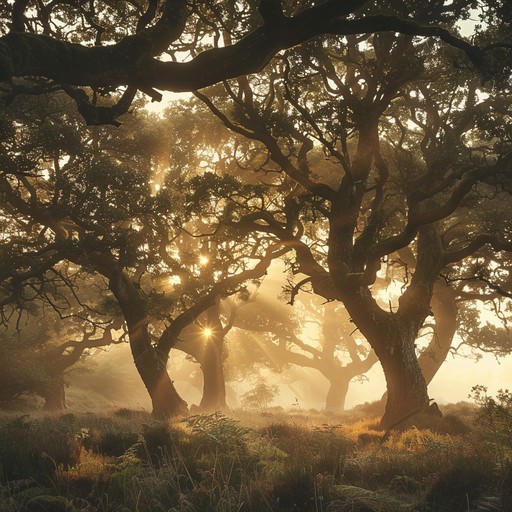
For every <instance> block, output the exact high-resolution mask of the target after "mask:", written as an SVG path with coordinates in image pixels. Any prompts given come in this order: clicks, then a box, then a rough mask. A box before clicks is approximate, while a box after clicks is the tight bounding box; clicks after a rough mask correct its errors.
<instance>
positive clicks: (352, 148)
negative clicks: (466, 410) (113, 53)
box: [196, 34, 512, 428]
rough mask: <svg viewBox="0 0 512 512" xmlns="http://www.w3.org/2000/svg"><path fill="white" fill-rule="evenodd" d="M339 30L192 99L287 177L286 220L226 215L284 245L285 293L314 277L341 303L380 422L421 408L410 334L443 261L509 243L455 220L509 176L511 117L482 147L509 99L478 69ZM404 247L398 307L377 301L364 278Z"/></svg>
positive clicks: (407, 41) (511, 244) (431, 51)
mask: <svg viewBox="0 0 512 512" xmlns="http://www.w3.org/2000/svg"><path fill="white" fill-rule="evenodd" d="M346 40H347V43H346V44H344V45H341V44H339V43H338V42H337V41H335V40H331V41H330V45H329V46H328V47H327V46H326V45H325V44H323V42H321V41H313V42H310V43H308V44H307V45H304V46H303V47H301V48H297V49H294V50H290V51H288V52H287V53H286V54H285V55H284V56H283V59H282V61H281V62H276V64H275V67H274V68H273V69H272V70H269V71H268V73H267V74H266V75H260V76H259V77H258V78H254V79H251V80H249V79H247V78H239V79H238V80H237V81H236V82H231V83H229V84H226V85H225V91H226V92H225V93H224V94H225V95H224V96H223V95H222V92H221V91H220V90H219V89H215V90H213V89H212V90H211V91H210V92H209V95H208V96H207V95H204V94H202V93H196V95H197V96H198V97H199V98H200V99H201V100H202V101H203V102H204V103H205V104H206V105H208V106H209V108H210V109H211V110H212V112H213V113H214V114H215V115H217V117H218V118H219V119H220V120H221V121H222V122H223V124H225V125H226V126H228V127H229V128H230V129H232V130H233V131H234V132H236V133H238V134H241V135H243V136H245V137H246V138H247V139H248V140H251V141H254V144H255V145H257V144H261V145H262V146H263V147H264V148H265V149H266V151H267V153H268V159H269V160H270V161H272V162H273V164H274V169H275V170H279V171H280V172H281V173H282V175H284V177H283V178H282V180H283V181H286V180H292V182H296V183H297V186H296V188H295V193H294V194H293V195H292V194H289V195H288V196H287V197H285V198H284V199H283V200H282V201H281V204H284V205H286V206H285V211H286V212H287V216H286V218H285V219H284V220H283V219H282V215H281V214H280V213H277V212H275V211H273V207H271V206H268V207H267V208H265V209H263V208H261V209H259V210H257V211H254V212H253V213H250V214H248V215H247V216H246V217H245V218H242V219H235V220H234V221H233V225H234V226H235V225H236V226H237V227H238V228H239V229H240V230H241V232H247V231H253V232H260V233H265V235H266V236H268V234H273V235H274V236H275V237H276V238H277V239H279V240H280V241H281V242H283V243H286V244H288V245H289V246H292V247H293V248H294V251H295V261H294V263H293V268H294V270H295V271H296V272H300V273H303V274H306V275H307V276H309V277H308V278H307V279H306V280H303V281H301V282H300V283H298V285H297V289H296V290H295V291H294V292H293V293H292V299H293V296H294V295H295V293H296V292H297V291H298V290H299V289H300V287H301V286H302V285H304V284H306V282H310V283H311V286H312V287H313V289H314V291H315V292H316V293H318V294H320V295H322V296H323V297H325V298H327V299H337V300H341V301H342V302H343V304H344V305H345V307H346V308H347V310H348V312H349V314H350V316H351V318H352V320H353V321H354V323H355V324H356V326H357V327H358V328H359V330H360V331H361V332H362V333H363V335H364V336H365V338H366V339H367V340H368V342H369V343H370V345H371V346H372V347H373V349H374V350H375V352H376V354H377V356H378V357H379V360H380V362H381V365H382V367H383V369H384V374H385V376H386V381H387V389H388V401H387V406H386V412H385V414H384V416H383V418H382V421H381V426H382V427H383V428H390V427H391V426H394V425H396V424H398V423H400V422H401V421H402V420H404V419H405V418H408V417H409V416H410V415H411V414H413V413H415V412H418V411H427V410H428V408H429V398H428V393H427V386H426V382H425V378H424V376H423V375H422V372H421V369H420V366H419V364H418V361H417V358H416V354H415V340H416V338H417V336H418V333H419V330H420V328H421V326H422V325H423V323H424V321H425V319H426V317H427V316H428V315H429V314H430V303H431V300H432V295H433V289H434V285H435V283H436V281H437V279H438V277H439V274H440V273H441V271H442V269H443V268H446V267H451V266H452V265H454V264H456V263H458V262H460V261H462V260H464V259H465V258H468V257H474V255H475V254H476V253H478V251H479V250H480V249H481V248H483V247H484V246H486V245H490V246H491V247H492V248H493V250H494V251H498V252H499V251H509V250H510V249H511V248H512V241H511V240H510V237H509V232H508V230H507V227H506V226H504V225H500V228H499V230H497V231H496V230H494V232H493V233H489V232H483V233H479V234H476V233H475V232H474V231H473V230H472V227H471V226H470V225H463V226H462V227H461V229H460V230H459V231H458V233H455V232H454V230H453V225H454V223H456V222H457V215H459V214H460V212H461V211H463V210H464V209H465V208H466V207H467V205H468V204H469V203H470V202H472V201H474V198H475V196H478V197H480V196H481V193H480V190H479V189H480V188H481V187H491V188H492V187H494V188H497V189H501V188H502V187H503V186H504V185H503V184H505V183H506V180H507V176H509V174H510V162H511V158H512V156H511V155H512V153H510V146H509V144H508V142H507V139H506V136H504V133H505V131H506V126H507V123H508V121H507V118H506V117H502V116H500V115H497V114H496V115H493V120H492V125H493V128H492V134H493V137H494V138H493V140H492V142H491V143H488V142H487V135H488V131H487V130H488V128H486V124H487V123H486V121H485V117H486V116H485V114H483V113H484V112H485V111H486V109H487V108H489V107H490V108H492V109H494V110H492V111H493V112H496V111H498V110H501V111H503V110H502V108H503V105H504V103H507V100H506V98H504V97H502V96H501V95H500V94H490V95H489V97H487V98H483V99H482V98H480V97H479V95H478V94H477V92H478V86H477V84H476V82H475V78H474V76H473V75H471V74H470V73H468V71H467V70H463V69H460V70H458V71H456V72H455V71H454V70H453V69H452V68H451V62H449V59H450V58H451V55H452V54H451V52H450V51H446V52H445V51H444V50H443V48H442V47H440V46H439V45H437V44H435V43H434V42H432V41H429V40H417V41H415V40H413V38H411V37H409V36H403V35H390V34H377V35H371V36H361V37H355V36H349V37H347V38H346ZM226 96H227V98H229V101H231V102H232V104H233V107H230V106H229V101H227V100H226ZM270 99H272V100H273V101H272V102H271V101H270ZM276 104H277V105H278V106H279V109H276V108H275V105H276ZM271 105H272V107H271ZM322 153H323V155H324V156H325V158H326V159H327V160H328V162H329V163H325V162H322V160H321V159H320V157H321V156H322ZM268 167H270V166H268ZM506 186H508V185H506ZM505 197H506V198H507V200H510V196H508V195H506V196H505ZM481 199H482V201H485V198H481ZM406 247H412V248H413V251H414V253H415V254H416V266H415V268H414V269H408V268H405V274H404V277H403V279H404V282H405V283H407V286H406V289H405V291H404V292H403V293H402V294H401V296H400V298H399V300H398V301H397V303H395V304H392V303H389V304H388V305H386V306H384V307H383V305H381V304H379V303H378V302H377V300H376V297H375V293H374V292H375V290H373V293H372V287H373V285H374V283H375V282H376V279H377V277H378V273H379V270H380V268H381V264H382V262H383V261H385V260H386V259H387V258H389V257H392V255H393V254H394V253H396V252H397V251H400V250H402V249H404V248H406Z"/></svg>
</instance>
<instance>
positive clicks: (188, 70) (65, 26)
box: [0, 0, 510, 124]
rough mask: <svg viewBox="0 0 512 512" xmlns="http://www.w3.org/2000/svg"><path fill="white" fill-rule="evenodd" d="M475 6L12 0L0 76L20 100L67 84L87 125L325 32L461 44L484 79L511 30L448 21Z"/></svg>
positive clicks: (394, 0) (252, 67) (248, 66)
mask: <svg viewBox="0 0 512 512" xmlns="http://www.w3.org/2000/svg"><path fill="white" fill-rule="evenodd" d="M473 7H474V2H473V1H470V0H463V1H461V2H456V3H453V4H448V5H445V4H441V3H436V4H434V5H431V4H429V5H428V6H423V5H419V4H417V3H415V2H413V3H411V2H404V1H400V0H388V1H387V2H385V3H381V4H379V7H374V6H373V5H369V3H368V2H366V1H365V0H351V1H348V2H343V3H340V2H338V1H337V0H326V1H324V2H321V3H318V4H315V3H312V2H310V1H309V0H305V1H303V2H288V1H283V2H281V1H279V0H262V1H260V2H255V1H252V0H251V1H247V2H243V3H241V2H237V1H235V0H229V1H227V2H202V1H199V0H195V1H193V2H187V1H185V0H162V1H161V2H158V1H157V0H148V1H147V2H143V1H140V2H139V1H137V2H118V3H116V4H115V6H114V7H112V8H111V7H109V6H108V5H107V4H104V3H102V2H100V1H97V0H95V1H93V2H90V3H89V4H87V5H86V4H84V3H83V2H81V1H76V2H74V1H73V2H69V1H65V2H64V1H63V2H60V1H56V2H32V1H31V0H15V1H14V2H12V3H9V4H6V5H4V6H3V8H2V12H1V15H2V18H1V19H0V27H1V30H2V34H3V35H2V37H1V38H0V80H1V81H2V82H4V83H5V84H8V90H9V91H10V94H11V95H14V96H15V95H18V94H20V93H21V94H23V93H25V94H38V93H40V92H43V91H46V92H48V91H53V90H63V91H65V93H66V94H68V95H69V96H70V97H71V98H73V100H74V101H75V102H76V104H77V107H78V109H79V110H80V112H81V114H82V115H83V116H84V118H85V119H86V120H87V122H88V123H89V124H105V123H113V124H117V123H118V120H117V118H118V117H119V115H121V114H123V113H125V112H127V110H128V109H129V107H130V105H131V103H132V101H133V99H134V98H135V96H136V94H137V91H139V90H140V91H142V92H144V93H145V94H148V95H149V96H150V97H151V98H152V99H154V100H159V99H160V98H161V95H160V93H159V92H158V91H157V89H160V90H168V91H193V90H197V89H200V88H203V87H206V86H208V85H211V84H215V83H218V82H221V81H223V80H226V79H229V78H233V77H237V76H242V75H246V74H248V73H254V72H259V71H260V70H261V69H262V68H263V67H264V66H266V65H267V64H268V62H269V61H270V59H271V58H272V57H273V56H274V55H275V54H277V53H278V52H279V51H281V50H283V49H286V48H291V47H294V46H296V45H298V44H300V43H303V42H305V41H308V40H311V39H312V38H315V37H318V36H336V37H338V38H339V40H340V41H341V40H343V37H344V36H350V35H353V34H367V33H382V32H387V33H402V34H407V35H409V36H413V35H417V36H424V37H425V36H426V37H432V38H436V39H440V40H442V41H443V42H444V43H446V44H448V45H451V46H453V47H454V48H457V50H458V51H459V53H460V55H464V54H465V55H466V56H467V58H468V59H469V60H470V61H471V63H472V65H474V66H476V67H477V68H479V69H480V71H481V72H483V73H484V76H490V75H491V74H492V73H495V74H496V72H497V70H496V64H497V63H499V64H500V66H499V69H500V71H501V72H502V75H503V74H504V75H506V74H507V73H508V71H509V67H510V65H509V62H510V61H509V56H510V55H509V53H508V50H509V49H510V40H509V39H508V38H507V36H505V38H504V37H503V34H502V33H500V32H499V31H494V32H492V31H488V32H487V33H486V37H483V38H480V39H479V42H481V46H477V45H476V44H472V43H471V42H469V41H468V40H466V39H464V38H462V37H460V36H458V35H457V33H456V32H455V31H454V30H453V28H452V30H448V29H446V28H444V27H447V26H451V27H453V26H454V25H455V24H456V22H458V21H460V20H464V19H467V18H468V17H469V15H470V12H471V8H473ZM479 7H480V8H481V12H482V17H483V18H484V19H485V20H486V21H490V22H491V23H492V25H491V26H493V27H495V26H496V25H499V23H507V21H508V20H509V19H510V16H508V15H509V14H510V13H509V8H508V7H507V5H506V4H505V3H501V2H497V3H496V2H493V3H492V5H491V4H490V3H488V2H482V3H481V4H479ZM505 33H506V32H505ZM221 37H223V39H224V40H223V44H222V45H219V44H218V42H219V40H220V39H221ZM212 46H213V47H212ZM503 52H505V53H504V55H503ZM503 56H505V57H506V59H505V60H504V59H503V58H501V59H500V57H503ZM162 57H167V59H164V58H162ZM169 57H170V60H169ZM497 57H498V58H497ZM503 64H505V66H503ZM82 87H85V89H84V88H82ZM87 88H90V89H87ZM121 89H124V92H123V94H122V96H121V97H120V98H119V99H117V100H115V101H114V102H113V104H112V103H111V104H110V105H109V104H108V103H106V104H105V103H103V102H101V101H98V94H99V95H107V96H108V95H109V94H110V93H111V92H112V91H113V90H121Z"/></svg>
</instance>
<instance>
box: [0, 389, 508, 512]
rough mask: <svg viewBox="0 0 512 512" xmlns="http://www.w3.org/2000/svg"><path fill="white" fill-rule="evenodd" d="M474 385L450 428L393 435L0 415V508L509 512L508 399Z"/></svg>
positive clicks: (341, 426)
mask: <svg viewBox="0 0 512 512" xmlns="http://www.w3.org/2000/svg"><path fill="white" fill-rule="evenodd" d="M475 391H479V394H477V396H476V398H477V400H476V401H477V404H478V410H477V411H476V412H477V414H476V420H471V419H469V413H467V411H466V414H465V416H464V421H462V420H458V421H454V420H451V421H450V422H448V425H449V428H450V429H452V430H453V431H451V432H450V433H447V432H446V425H445V426H443V428H441V429H440V431H439V432H433V431H432V430H428V429H421V428H415V427H414V428H412V429H409V430H407V431H405V432H401V433H398V432H397V433H392V434H390V435H386V436H383V433H382V432H379V431H377V430H376V429H375V426H376V424H377V421H376V420H375V419H363V418H362V417H361V415H360V413H356V414H354V415H352V416H351V415H348V414H346V415H343V416H336V417H335V416H330V417H327V416H321V415H320V414H318V413H316V414H311V415H308V414H295V415H288V416H287V415H285V414H284V413H281V412H276V411H274V412H272V411H270V412H265V413H259V414H257V415H256V414H255V415H253V416H252V417H251V416H250V415H248V414H247V412H243V413H242V414H241V415H240V416H238V417H228V416H226V415H224V414H221V413H214V414H210V415H196V416H192V417H189V418H187V419H185V420H184V421H179V422H178V421H176V422H170V423H161V422H156V421H154V420H153V419H152V418H151V417H150V416H149V415H146V414H143V413H136V412H130V411H126V410H125V411H119V412H118V413H116V414H112V415H109V416H100V415H90V414H86V415H74V414H64V415H62V416H50V415H47V416H43V415H41V416H37V415H34V416H28V415H22V416H16V415H12V414H11V415H7V416H3V417H0V477H1V485H0V512H11V511H16V512H25V511H27V512H38V511H40V512H44V511H49V512H59V511H63V512H77V511H84V512H93V511H99V512H146V511H147V512H150V511H151V512H159V511H162V512H203V511H204V512H207V511H220V512H224V511H225V512H234V511H251V512H265V511H273V512H301V511H304V512H309V511H314V512H401V511H404V512H477V511H482V512H485V511H498V512H510V511H511V510H512V498H511V495H510V494H511V493H510V488H511V485H510V484H511V483H512V482H511V476H510V473H511V463H510V451H511V448H512V438H511V433H512V428H511V427H512V421H511V416H510V412H511V405H512V399H511V397H510V394H509V393H508V392H502V393H501V394H500V395H498V397H497V398H495V399H494V398H491V397H488V396H487V395H486V393H485V391H484V389H483V388H477V389H476V390H475ZM471 411H473V412H475V411H474V409H471ZM450 413H451V415H453V416H454V417H456V416H457V408H456V407H452V410H451V411H450Z"/></svg>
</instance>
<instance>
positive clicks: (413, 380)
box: [378, 319, 429, 429]
mask: <svg viewBox="0 0 512 512" xmlns="http://www.w3.org/2000/svg"><path fill="white" fill-rule="evenodd" d="M417 334H418V331H417V329H416V328H415V327H414V326H411V325H408V322H406V321H404V320H401V319H397V321H396V324H395V325H394V326H393V328H392V329H391V332H389V333H388V334H387V335H385V337H384V338H383V339H384V343H383V345H384V350H380V351H379V352H378V356H379V360H380V363H381V365H382V369H383V371H384V376H385V378H386V386H387V402H386V410H385V412H384V416H383V417H382V419H381V422H380V427H381V428H383V429H389V428H392V427H395V426H397V427H399V426H400V424H401V423H402V422H404V421H405V420H407V419H408V418H410V417H411V416H413V415H415V414H416V413H419V412H426V411H428V407H429V397H428V393H427V384H426V382H425V378H424V377H423V374H422V372H421V368H420V365H419V363H418V359H417V357H416V345H415V341H416V337H417Z"/></svg>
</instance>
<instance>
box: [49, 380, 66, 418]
mask: <svg viewBox="0 0 512 512" xmlns="http://www.w3.org/2000/svg"><path fill="white" fill-rule="evenodd" d="M65 389H66V388H65V384H64V379H57V380H53V381H51V382H49V383H48V385H47V386H46V389H45V390H44V406H43V409H44V410H45V411H53V412H57V411H63V410H64V409H66V390H65Z"/></svg>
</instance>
